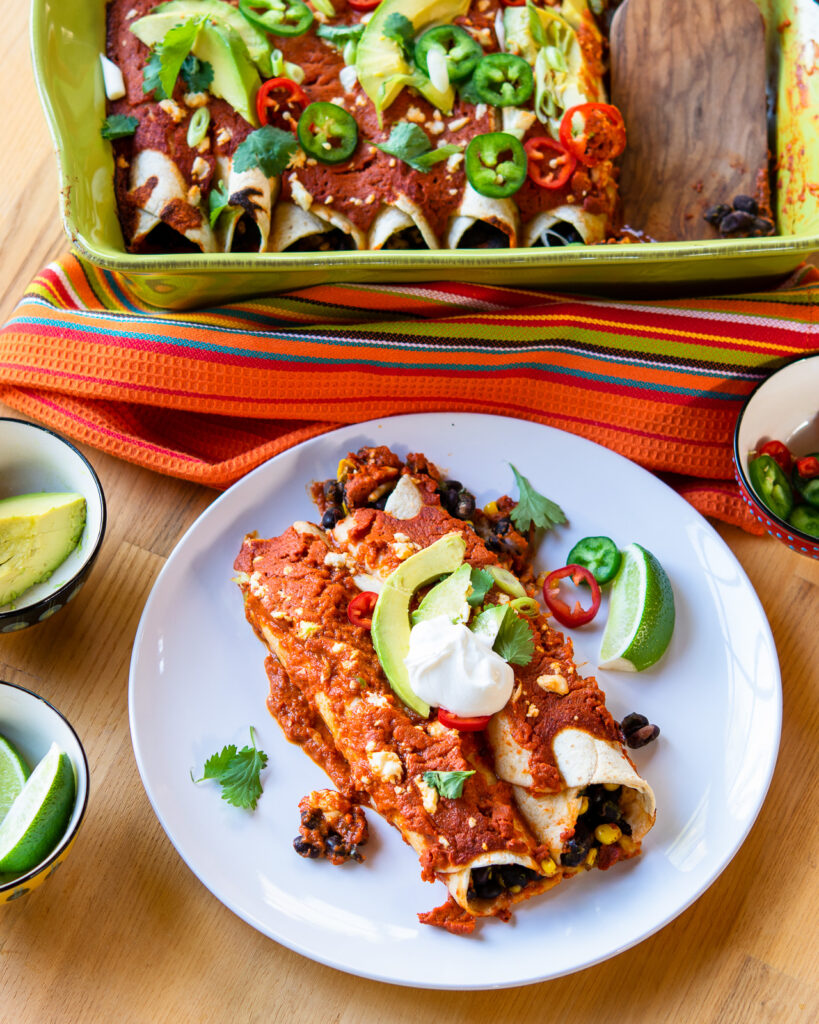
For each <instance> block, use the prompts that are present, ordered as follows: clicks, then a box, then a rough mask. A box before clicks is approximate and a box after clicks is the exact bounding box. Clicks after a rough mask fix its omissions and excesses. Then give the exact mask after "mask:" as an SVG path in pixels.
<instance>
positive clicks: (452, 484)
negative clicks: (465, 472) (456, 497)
mask: <svg viewBox="0 0 819 1024" xmlns="http://www.w3.org/2000/svg"><path fill="white" fill-rule="evenodd" d="M443 487H444V490H446V491H462V490H463V489H464V485H463V484H462V483H461V481H460V480H444V483H443Z"/></svg>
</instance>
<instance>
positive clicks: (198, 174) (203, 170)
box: [191, 156, 210, 178]
mask: <svg viewBox="0 0 819 1024" xmlns="http://www.w3.org/2000/svg"><path fill="white" fill-rule="evenodd" d="M209 172H210V164H209V163H208V162H207V160H203V159H202V157H201V156H198V157H197V158H196V159H195V160H194V161H193V166H192V167H191V174H192V175H193V177H194V178H204V177H206V176H207V174H208V173H209Z"/></svg>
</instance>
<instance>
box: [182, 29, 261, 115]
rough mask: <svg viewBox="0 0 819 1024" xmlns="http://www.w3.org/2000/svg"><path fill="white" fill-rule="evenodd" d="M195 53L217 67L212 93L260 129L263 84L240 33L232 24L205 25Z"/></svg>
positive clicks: (194, 50)
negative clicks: (259, 98) (259, 94)
mask: <svg viewBox="0 0 819 1024" xmlns="http://www.w3.org/2000/svg"><path fill="white" fill-rule="evenodd" d="M192 52H193V54H194V56H195V57H198V58H199V60H206V61H207V62H208V63H209V64H210V65H211V66H212V68H213V81H212V82H211V83H210V86H209V87H208V88H209V91H210V92H211V93H212V94H213V95H214V96H221V97H222V99H224V100H227V102H228V103H229V104H230V105H231V106H232V107H233V109H234V110H235V111H236V113H237V114H241V116H242V117H243V118H244V119H245V121H248V122H249V123H250V124H252V125H253V127H254V128H258V127H259V118H258V116H257V114H256V93H257V92H258V91H259V86H260V85H261V84H262V82H261V79H260V78H259V72H258V71H257V70H256V68H255V67H254V66H253V62H252V61H251V59H250V57H249V56H248V52H247V47H246V46H245V44H244V43H243V42H242V37H241V36H240V35H239V33H238V32H234V31H233V29H232V28H230V26H228V25H216V24H213V23H211V22H205V24H204V25H203V26H202V28H201V30H200V32H199V35H198V36H197V37H196V42H195V43H194V44H193V51H192Z"/></svg>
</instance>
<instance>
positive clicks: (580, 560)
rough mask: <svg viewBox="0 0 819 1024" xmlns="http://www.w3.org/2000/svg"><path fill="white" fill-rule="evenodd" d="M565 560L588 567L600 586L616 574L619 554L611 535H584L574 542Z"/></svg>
mask: <svg viewBox="0 0 819 1024" xmlns="http://www.w3.org/2000/svg"><path fill="white" fill-rule="evenodd" d="M566 561H567V563H568V564H569V565H582V566H583V567H584V568H585V569H588V570H589V572H590V573H591V574H592V576H594V578H595V579H596V580H597V582H598V583H599V584H600V586H601V587H602V586H603V584H604V583H610V582H611V581H612V580H613V579H614V577H615V576H616V575H617V570H618V569H619V568H620V562H621V555H620V550H619V548H618V547H617V545H616V544H615V543H614V541H613V540H612V539H611V537H584V538H583V540H579V541H578V542H577V543H576V544H575V546H574V547H573V548H572V550H571V551H570V552H569V557H568V558H567V559H566Z"/></svg>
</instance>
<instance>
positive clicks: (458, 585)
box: [410, 563, 472, 626]
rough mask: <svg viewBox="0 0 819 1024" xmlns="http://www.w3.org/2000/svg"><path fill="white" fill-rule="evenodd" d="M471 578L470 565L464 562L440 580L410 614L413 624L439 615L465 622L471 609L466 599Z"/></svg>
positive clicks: (452, 620)
mask: <svg viewBox="0 0 819 1024" xmlns="http://www.w3.org/2000/svg"><path fill="white" fill-rule="evenodd" d="M471 579H472V567H471V566H470V565H467V564H466V563H464V564H463V565H461V566H459V567H458V568H457V569H456V570H455V572H453V573H452V575H451V576H447V578H446V579H445V580H441V582H440V583H438V584H437V585H436V586H434V587H433V588H432V590H430V592H429V593H428V594H427V595H426V597H425V598H424V599H423V601H422V602H421V603H420V604H419V605H418V607H417V608H416V610H415V611H414V612H413V613H412V615H411V616H410V618H411V620H412V624H413V626H415V625H417V623H419V622H423V621H424V620H425V619H435V618H438V617H439V616H444V617H445V618H447V619H449V621H450V622H466V621H467V620H468V619H469V613H470V612H471V610H472V609H471V608H470V607H469V604H468V603H467V600H466V596H467V594H468V593H469V586H470V581H471Z"/></svg>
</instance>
